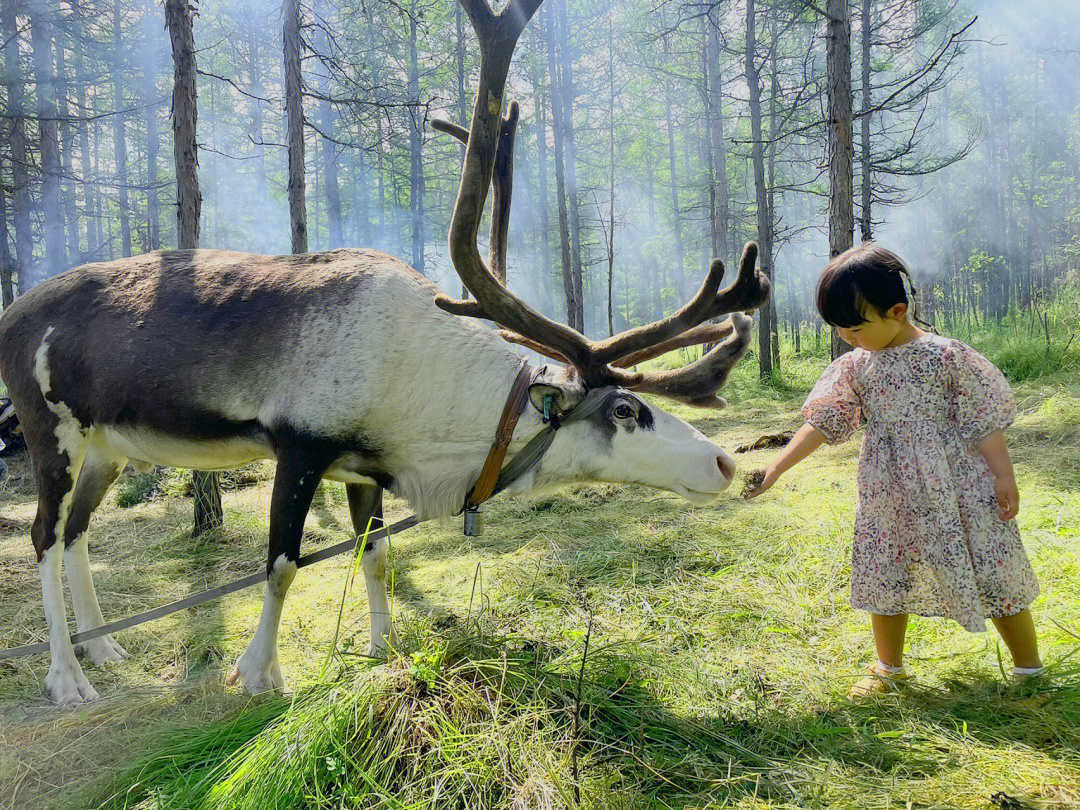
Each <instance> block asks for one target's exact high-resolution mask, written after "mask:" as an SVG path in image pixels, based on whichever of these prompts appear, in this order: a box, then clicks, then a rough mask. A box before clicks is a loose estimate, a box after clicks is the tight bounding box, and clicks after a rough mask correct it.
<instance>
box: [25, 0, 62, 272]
mask: <svg viewBox="0 0 1080 810" xmlns="http://www.w3.org/2000/svg"><path fill="white" fill-rule="evenodd" d="M54 11H55V9H53V8H51V7H50V4H49V3H48V2H47V0H33V4H32V7H31V12H30V35H31V39H32V40H33V47H34V83H35V84H36V85H37V97H38V133H39V137H40V143H39V148H40V151H41V207H42V209H43V210H42V219H43V220H44V222H45V263H46V268H47V272H48V275H50V276H54V275H56V274H57V273H62V272H63V271H64V269H65V268H64V215H63V211H62V209H61V207H60V141H59V139H58V138H57V131H56V84H55V82H54V80H53V69H54V65H53V53H52V47H53V46H52V31H51V30H50V29H52V28H54V27H55V26H54V25H53V23H52V21H51V20H50V19H49V18H50V15H51V14H52V13H53V12H54Z"/></svg>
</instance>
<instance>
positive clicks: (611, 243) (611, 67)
mask: <svg viewBox="0 0 1080 810" xmlns="http://www.w3.org/2000/svg"><path fill="white" fill-rule="evenodd" d="M607 263H608V272H607V323H608V335H609V336H610V335H614V334H615V22H614V20H613V18H612V16H611V15H610V14H609V15H608V232H607Z"/></svg>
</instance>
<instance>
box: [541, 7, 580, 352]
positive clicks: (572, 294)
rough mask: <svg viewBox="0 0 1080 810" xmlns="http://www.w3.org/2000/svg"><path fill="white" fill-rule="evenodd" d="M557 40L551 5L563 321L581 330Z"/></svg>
mask: <svg viewBox="0 0 1080 810" xmlns="http://www.w3.org/2000/svg"><path fill="white" fill-rule="evenodd" d="M556 39H557V34H556V28H555V8H554V7H553V6H552V7H550V8H549V9H548V14H547V53H548V75H549V77H550V79H551V82H550V89H551V130H552V134H553V136H554V146H555V193H556V196H557V197H558V204H559V246H560V248H561V254H562V278H563V292H564V295H565V297H566V323H567V324H569V326H570V327H571V328H572V329H577V330H578V331H579V332H582V331H584V329H585V324H584V323H583V320H584V318H583V317H582V315H583V314H584V310H583V306H582V302H581V298H580V296H579V294H578V291H579V289H580V288H579V287H578V286H577V285H575V284H574V274H573V261H572V259H571V255H570V225H569V213H568V210H567V205H566V176H565V167H564V165H563V150H564V137H563V117H564V114H565V108H564V106H563V104H562V101H561V100H560V93H559V86H560V84H559V73H558V68H557V66H556V62H555V42H556Z"/></svg>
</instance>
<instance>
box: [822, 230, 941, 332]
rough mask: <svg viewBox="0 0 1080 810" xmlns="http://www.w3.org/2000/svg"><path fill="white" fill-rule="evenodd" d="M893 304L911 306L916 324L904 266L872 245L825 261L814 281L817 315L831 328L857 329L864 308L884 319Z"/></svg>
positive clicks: (912, 292) (864, 314)
mask: <svg viewBox="0 0 1080 810" xmlns="http://www.w3.org/2000/svg"><path fill="white" fill-rule="evenodd" d="M905 280H906V281H907V285H906V287H905V284H904V281H905ZM909 290H910V296H909ZM897 304H907V305H908V306H909V307H911V315H912V318H913V319H914V320H916V321H919V317H918V315H917V314H916V312H915V286H914V285H913V284H912V283H911V275H910V274H909V273H908V269H907V267H906V266H905V265H904V262H903V260H901V258H900V257H899V256H897V255H896V254H895V253H893V252H892V251H891V250H886V249H885V248H883V247H881V245H878V244H876V243H874V242H864V243H863V244H861V245H859V246H858V247H853V248H849V249H848V250H845V251H844V252H843V253H841V254H840V255H839V256H837V257H836V258H835V259H833V260H832V261H831V262H829V264H828V266H827V267H826V268H825V271H824V272H823V273H822V274H821V279H820V280H819V281H818V288H817V308H818V312H820V313H821V317H822V318H823V319H824V321H825V322H826V323H827V324H830V325H831V326H839V327H841V328H844V329H846V328H849V327H852V326H858V325H859V324H860V323H862V322H863V321H865V320H866V313H867V309H868V308H873V310H874V311H875V312H877V314H879V315H881V316H884V315H885V313H886V312H888V311H889V310H890V309H891V308H892V307H894V306H896V305H897ZM919 322H920V323H922V321H919Z"/></svg>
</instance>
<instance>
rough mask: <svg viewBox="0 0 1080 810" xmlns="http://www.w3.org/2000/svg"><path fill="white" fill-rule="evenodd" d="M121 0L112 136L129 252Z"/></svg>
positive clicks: (116, 9) (123, 239)
mask: <svg viewBox="0 0 1080 810" xmlns="http://www.w3.org/2000/svg"><path fill="white" fill-rule="evenodd" d="M120 20H121V15H120V0H114V2H113V65H112V69H113V77H112V78H113V109H114V110H115V111H116V113H117V114H116V115H114V116H113V132H114V134H113V139H114V145H115V148H116V201H117V207H119V209H120V250H121V254H120V255H122V256H130V255H131V213H130V211H129V210H128V189H127V187H128V176H127V140H126V138H127V136H126V134H125V132H124V115H123V114H122V113H120V110H122V109H124V106H125V104H124V58H123V53H124V50H123V49H124V47H125V45H124V42H123V39H124V38H123V29H122V26H121V22H120Z"/></svg>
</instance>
